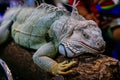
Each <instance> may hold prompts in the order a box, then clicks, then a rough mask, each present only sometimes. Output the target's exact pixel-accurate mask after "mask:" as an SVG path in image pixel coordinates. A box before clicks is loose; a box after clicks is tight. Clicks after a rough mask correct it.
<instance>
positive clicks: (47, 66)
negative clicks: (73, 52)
mask: <svg viewBox="0 0 120 80" xmlns="http://www.w3.org/2000/svg"><path fill="white" fill-rule="evenodd" d="M56 53H57V50H56V48H55V47H54V45H53V44H52V43H51V42H50V43H47V44H45V45H43V46H42V47H41V48H39V49H38V50H37V51H36V52H35V54H34V55H33V60H34V62H35V63H36V64H37V65H38V66H39V67H40V68H41V69H43V70H46V71H48V72H50V73H52V74H53V75H59V74H68V73H71V72H72V70H69V71H64V70H66V69H68V68H69V67H71V66H72V65H74V64H76V62H75V61H73V62H70V63H66V62H62V63H57V62H56V61H54V60H53V59H51V58H52V57H54V56H55V54H56Z"/></svg>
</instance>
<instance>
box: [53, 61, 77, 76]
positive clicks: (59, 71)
mask: <svg viewBox="0 0 120 80" xmlns="http://www.w3.org/2000/svg"><path fill="white" fill-rule="evenodd" d="M75 64H77V62H76V61H71V62H70V63H67V61H64V62H62V63H56V64H55V65H54V66H53V67H52V69H51V72H52V74H53V75H66V74H69V73H72V72H73V70H68V71H65V70H67V69H68V68H70V67H71V66H73V65H75Z"/></svg>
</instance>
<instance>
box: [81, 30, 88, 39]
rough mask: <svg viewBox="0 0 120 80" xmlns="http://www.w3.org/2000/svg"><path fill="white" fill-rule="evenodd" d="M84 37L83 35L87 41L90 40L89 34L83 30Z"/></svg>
mask: <svg viewBox="0 0 120 80" xmlns="http://www.w3.org/2000/svg"><path fill="white" fill-rule="evenodd" d="M82 35H83V37H84V38H86V39H88V38H89V36H88V34H87V33H86V32H84V31H83V30H82Z"/></svg>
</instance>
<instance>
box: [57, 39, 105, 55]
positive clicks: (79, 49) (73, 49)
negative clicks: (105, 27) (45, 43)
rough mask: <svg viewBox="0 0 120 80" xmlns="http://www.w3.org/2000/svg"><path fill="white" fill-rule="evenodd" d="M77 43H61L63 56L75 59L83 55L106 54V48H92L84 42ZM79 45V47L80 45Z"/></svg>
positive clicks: (60, 48)
mask: <svg viewBox="0 0 120 80" xmlns="http://www.w3.org/2000/svg"><path fill="white" fill-rule="evenodd" d="M74 43H76V41H75V42H74V41H73V42H71V43H69V42H68V43H61V44H60V46H59V51H60V53H61V54H63V55H65V56H67V57H75V56H78V55H80V54H83V53H102V52H104V46H101V47H100V48H96V47H92V46H90V45H88V44H86V43H84V42H82V41H79V42H77V44H74ZM78 44H79V45H78Z"/></svg>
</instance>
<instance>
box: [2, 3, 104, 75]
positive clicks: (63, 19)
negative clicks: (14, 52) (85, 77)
mask: <svg viewBox="0 0 120 80" xmlns="http://www.w3.org/2000/svg"><path fill="white" fill-rule="evenodd" d="M10 27H11V37H12V38H13V39H14V41H15V42H16V43H17V44H19V45H21V46H24V47H27V48H31V49H35V50H37V51H36V52H35V54H34V55H33V61H34V63H36V64H37V65H38V66H39V67H40V68H41V69H43V70H46V71H48V72H50V73H52V74H53V75H60V74H62V75H64V74H68V73H71V72H72V70H68V71H66V69H68V68H69V67H71V66H73V65H75V64H76V63H77V62H76V61H71V62H70V63H67V62H66V61H65V62H61V63H58V62H56V61H54V60H53V59H52V58H53V57H54V56H55V55H56V53H57V52H58V51H59V52H60V53H61V54H63V55H65V56H66V57H75V56H77V55H80V54H83V53H101V52H103V51H104V46H105V42H104V40H103V38H102V35H101V30H100V29H99V28H98V26H97V24H96V23H95V22H94V21H92V20H86V19H84V18H83V17H82V16H81V15H79V14H78V12H77V10H76V9H74V11H73V12H72V14H69V13H68V12H67V11H66V10H64V9H61V8H58V7H55V6H52V5H48V4H45V3H43V4H41V5H40V6H39V7H37V8H28V7H27V8H22V7H20V8H12V9H9V10H8V11H7V12H6V14H5V16H4V18H3V21H2V24H1V27H0V44H2V43H3V42H5V41H6V40H7V38H8V36H10V31H9V28H10Z"/></svg>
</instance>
